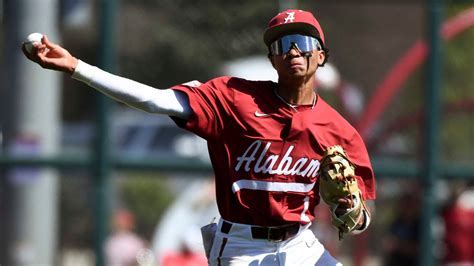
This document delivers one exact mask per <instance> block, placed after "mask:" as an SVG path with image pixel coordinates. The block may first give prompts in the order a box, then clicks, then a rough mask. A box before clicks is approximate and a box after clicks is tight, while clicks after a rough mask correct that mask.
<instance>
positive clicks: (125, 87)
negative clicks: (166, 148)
mask: <svg viewBox="0 0 474 266" xmlns="http://www.w3.org/2000/svg"><path fill="white" fill-rule="evenodd" d="M72 78H74V79H76V80H79V81H82V82H84V83H85V84H87V85H89V86H90V87H92V88H95V89H97V90H98V91H100V92H102V93H104V94H106V95H107V96H110V97H111V98H113V99H115V100H117V101H120V102H123V103H125V104H127V105H129V106H131V107H134V108H137V109H140V110H142V111H145V112H148V113H155V114H163V115H170V116H176V117H179V118H182V119H187V118H188V117H189V116H190V115H191V112H192V111H191V107H190V105H189V100H188V98H187V97H186V95H185V94H184V93H182V92H178V91H175V90H171V89H166V90H160V89H156V88H153V87H151V86H148V85H145V84H142V83H139V82H136V81H133V80H130V79H127V78H123V77H120V76H117V75H113V74H111V73H108V72H106V71H104V70H102V69H100V68H98V67H95V66H92V65H89V64H87V63H85V62H83V61H81V60H79V62H78V64H77V66H76V69H75V71H74V73H73V74H72Z"/></svg>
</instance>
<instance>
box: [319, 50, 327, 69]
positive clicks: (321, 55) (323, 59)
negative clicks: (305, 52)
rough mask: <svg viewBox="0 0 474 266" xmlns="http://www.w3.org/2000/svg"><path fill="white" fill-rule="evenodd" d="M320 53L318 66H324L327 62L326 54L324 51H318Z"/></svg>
mask: <svg viewBox="0 0 474 266" xmlns="http://www.w3.org/2000/svg"><path fill="white" fill-rule="evenodd" d="M317 53H318V66H322V65H323V64H324V62H325V60H326V52H325V51H324V50H319V51H317Z"/></svg>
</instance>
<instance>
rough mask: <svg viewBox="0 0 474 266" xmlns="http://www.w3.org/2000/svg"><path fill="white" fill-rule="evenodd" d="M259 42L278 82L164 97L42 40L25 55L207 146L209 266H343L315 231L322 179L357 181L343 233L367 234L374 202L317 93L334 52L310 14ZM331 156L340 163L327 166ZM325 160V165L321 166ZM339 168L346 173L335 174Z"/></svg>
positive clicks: (343, 133)
mask: <svg viewBox="0 0 474 266" xmlns="http://www.w3.org/2000/svg"><path fill="white" fill-rule="evenodd" d="M263 39H264V43H265V44H266V46H267V47H268V51H269V53H268V58H269V61H270V63H271V64H272V66H273V67H274V68H275V70H276V71H277V73H278V76H279V78H278V82H277V83H275V82H272V81H249V80H245V79H241V78H235V77H227V76H224V77H217V78H215V79H212V80H210V81H207V82H205V83H201V82H198V81H192V82H188V83H184V84H180V85H176V86H173V87H171V89H166V90H158V89H155V88H152V87H149V86H147V85H143V84H141V83H138V82H135V81H132V80H129V79H126V78H123V77H119V76H116V75H112V74H110V73H107V72H105V71H103V70H100V69H99V68H97V67H94V66H91V65H89V64H87V63H85V62H83V61H81V60H78V59H76V58H75V57H73V56H72V55H71V54H70V53H69V52H68V51H67V50H65V49H64V48H62V47H60V46H58V45H56V44H54V43H52V42H50V41H49V40H48V38H47V37H46V36H45V37H44V38H43V39H42V43H37V44H35V46H34V49H33V52H32V53H28V52H27V51H26V50H25V49H24V48H23V52H24V53H25V55H26V56H27V57H28V58H29V59H31V60H33V61H35V62H37V63H38V64H39V65H41V66H42V67H44V68H48V69H55V70H60V71H63V72H66V73H69V74H71V75H72V78H74V79H76V80H79V81H82V82H84V83H86V84H88V85H89V86H91V87H93V88H95V89H97V90H99V91H101V92H102V93H104V94H106V95H108V96H110V97H112V98H114V99H116V100H118V101H121V102H124V103H126V104H128V105H130V106H132V107H135V108H138V109H140V110H144V111H146V112H150V113H157V114H164V115H168V116H170V117H171V118H172V119H173V120H174V121H175V122H176V124H177V125H178V126H180V127H182V128H185V129H187V130H189V131H191V132H193V133H195V134H197V135H199V136H201V137H202V138H204V139H206V140H207V143H208V150H209V154H210V158H211V162H212V166H213V169H214V171H215V179H216V194H217V195H216V196H217V205H218V208H219V212H220V215H221V218H220V220H219V221H218V223H217V226H216V227H215V232H213V234H211V237H212V239H211V241H209V240H207V241H206V240H205V242H207V244H208V245H207V246H208V248H209V250H208V251H209V258H208V259H209V264H210V265H341V264H340V263H339V262H338V261H337V260H336V259H335V258H333V257H332V256H331V255H330V254H329V253H328V252H327V250H325V248H324V246H323V245H322V244H321V243H320V242H319V241H318V239H317V238H316V237H315V235H314V234H313V232H312V231H311V230H309V226H310V224H311V223H312V222H313V221H315V219H316V220H317V217H315V216H314V208H315V206H316V205H317V204H318V203H319V201H320V196H319V195H320V185H319V184H320V183H321V185H322V181H323V179H321V176H331V174H333V173H334V172H335V171H336V172H337V171H338V170H337V169H343V170H341V171H340V173H342V176H344V177H347V176H348V177H350V178H352V179H351V180H352V181H351V182H352V183H350V184H349V185H347V186H346V185H345V186H343V187H347V188H355V189H356V193H349V194H347V196H336V197H332V198H335V200H334V201H333V202H331V204H330V206H331V208H330V211H331V213H332V216H333V222H334V224H335V225H336V226H337V227H338V228H339V229H340V234H345V233H357V232H361V231H363V230H365V229H366V228H367V227H368V225H369V223H370V213H369V210H368V209H367V208H366V207H365V203H364V202H365V201H366V200H372V199H374V198H375V181H374V175H373V171H372V167H371V164H370V161H369V157H368V154H367V151H366V148H365V145H364V143H363V141H362V139H361V137H360V136H359V134H358V133H357V132H356V130H355V129H354V128H353V127H352V126H351V125H350V124H349V123H348V122H347V121H346V120H345V119H344V118H343V117H342V116H341V115H339V114H338V113H337V112H336V111H335V110H334V109H333V108H331V107H330V106H329V105H328V104H327V103H326V102H325V101H324V100H323V99H322V98H321V97H320V96H319V95H318V93H317V90H316V85H317V84H316V81H315V72H316V69H317V68H318V67H320V66H323V65H324V63H325V62H326V61H327V58H328V49H327V48H326V43H325V37H324V33H323V30H322V28H321V26H320V24H319V22H318V21H317V20H316V18H315V17H314V16H313V14H312V13H310V12H306V11H302V10H286V11H283V12H281V13H279V14H277V15H276V16H275V17H273V18H272V19H271V20H270V22H269V25H268V28H267V29H266V31H265V33H264V36H263ZM335 145H338V146H336V148H335V149H332V150H328V148H330V147H333V146H335ZM328 154H337V155H338V156H339V157H338V158H337V159H336V160H333V161H332V162H331V160H326V159H325V158H326V157H328ZM323 160H324V161H329V163H326V164H324V165H325V167H324V168H323V165H322V162H323ZM343 161H344V162H346V163H345V165H346V166H341V167H339V166H338V167H336V168H337V169H336V168H334V167H333V166H335V165H337V164H338V163H339V162H343ZM321 169H330V170H327V171H326V172H321ZM335 169H336V170H335ZM346 170H351V171H348V172H347V171H346ZM340 173H339V174H340ZM324 180H326V179H324ZM328 180H329V179H328ZM339 183H341V182H338V183H336V185H335V186H333V187H336V188H337V189H340V186H338V185H337V184H339ZM325 187H326V186H325ZM321 189H322V187H321ZM321 195H323V194H321ZM323 199H326V198H325V197H324V196H323Z"/></svg>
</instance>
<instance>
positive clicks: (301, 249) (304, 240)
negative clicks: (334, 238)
mask: <svg viewBox="0 0 474 266" xmlns="http://www.w3.org/2000/svg"><path fill="white" fill-rule="evenodd" d="M221 227H222V219H221V220H220V221H219V223H218V226H217V230H216V233H215V236H214V241H213V244H212V249H211V251H210V255H209V265H213V266H214V265H255V266H256V265H262V266H263V265H298V266H300V265H302V266H303V265H320V266H323V265H324V266H340V265H342V264H341V263H340V262H338V261H337V260H336V259H334V258H333V257H332V256H331V255H330V254H329V252H328V251H327V250H326V249H325V248H324V246H323V245H322V244H321V243H320V242H319V241H318V239H317V238H316V237H315V235H314V234H313V232H312V231H311V230H310V229H308V227H309V226H304V227H303V226H302V227H300V230H299V232H298V233H297V234H296V235H295V236H294V237H292V238H290V239H287V240H284V241H269V240H265V239H254V238H253V237H252V233H251V226H249V225H245V224H237V223H232V227H231V229H230V231H229V232H228V233H227V234H225V233H223V232H221Z"/></svg>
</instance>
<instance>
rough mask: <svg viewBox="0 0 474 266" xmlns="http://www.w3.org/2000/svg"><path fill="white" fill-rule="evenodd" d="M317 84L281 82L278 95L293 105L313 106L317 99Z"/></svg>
mask: <svg viewBox="0 0 474 266" xmlns="http://www.w3.org/2000/svg"><path fill="white" fill-rule="evenodd" d="M315 87H316V82H314V81H313V80H310V81H308V82H283V81H281V80H279V82H278V84H277V86H276V93H278V95H279V96H280V97H282V98H283V99H284V100H285V101H286V102H288V103H290V104H293V105H306V104H312V103H313V101H314V98H315V96H316V95H315V93H316V92H315Z"/></svg>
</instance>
